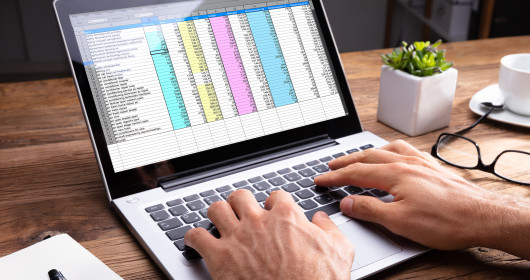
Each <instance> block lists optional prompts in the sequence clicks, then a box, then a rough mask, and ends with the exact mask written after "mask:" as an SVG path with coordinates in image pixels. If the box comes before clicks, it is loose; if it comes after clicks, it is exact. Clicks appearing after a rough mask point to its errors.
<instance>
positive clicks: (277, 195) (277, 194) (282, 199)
mask: <svg viewBox="0 0 530 280" xmlns="http://www.w3.org/2000/svg"><path fill="white" fill-rule="evenodd" d="M280 203H289V204H295V202H294V199H293V197H292V196H291V194H289V193H288V192H286V191H284V190H279V191H274V192H271V194H270V195H269V197H268V198H267V200H265V209H267V210H271V209H272V208H273V207H274V206H275V205H277V204H280Z"/></svg>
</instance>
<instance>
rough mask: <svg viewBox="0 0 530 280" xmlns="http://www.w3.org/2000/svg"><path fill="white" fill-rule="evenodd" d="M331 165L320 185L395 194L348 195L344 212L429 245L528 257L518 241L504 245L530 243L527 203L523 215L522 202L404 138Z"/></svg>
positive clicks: (355, 154) (318, 183)
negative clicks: (487, 187) (480, 184)
mask: <svg viewBox="0 0 530 280" xmlns="http://www.w3.org/2000/svg"><path fill="white" fill-rule="evenodd" d="M329 167H330V169H332V170H333V171H331V172H328V173H326V174H324V175H321V176H319V177H317V178H315V183H316V184H317V185H318V186H328V187H329V186H345V185H355V186H358V187H364V188H377V189H380V190H383V191H386V192H388V193H390V194H392V195H394V197H395V198H394V201H393V202H390V203H384V202H382V201H380V200H379V199H377V198H374V197H369V196H349V197H346V198H344V199H343V200H342V201H341V205H340V207H341V210H342V212H343V213H344V214H346V215H348V216H351V217H353V218H356V219H360V220H365V221H369V222H374V223H378V224H381V225H383V226H385V227H386V228H388V229H389V230H390V231H392V232H394V233H395V234H398V235H401V236H404V237H407V238H409V239H411V240H413V241H416V242H418V243H420V244H423V245H426V246H428V247H432V248H437V249H445V250H451V249H462V248H466V247H470V246H487V247H492V248H497V249H504V250H505V251H511V252H512V253H516V254H518V255H520V256H522V255H525V256H526V257H528V256H529V253H528V250H526V253H524V252H523V250H520V251H519V253H518V251H517V246H518V247H519V248H521V246H520V245H516V244H513V246H512V247H511V248H510V247H506V246H505V245H506V244H507V243H510V242H507V241H506V240H507V239H508V238H507V236H506V235H509V234H511V236H510V238H512V240H514V239H515V240H518V241H522V243H525V244H527V245H526V247H528V244H530V242H528V236H530V235H528V225H529V222H530V219H529V213H530V212H529V211H528V209H529V207H528V204H526V215H524V213H521V210H520V209H521V208H523V209H524V207H525V206H523V203H521V202H516V200H514V199H512V198H508V197H504V196H501V195H496V194H494V193H492V192H489V191H487V190H485V189H482V188H480V187H478V186H477V185H475V184H472V183H470V182H468V181H466V180H465V179H463V178H461V177H460V176H458V175H456V174H454V173H452V172H450V171H449V170H447V169H445V168H444V167H442V166H441V165H440V164H439V163H438V162H437V161H436V159H434V158H433V157H431V156H430V155H429V154H427V153H423V152H420V151H418V150H417V149H416V148H414V147H412V146H411V145H410V144H408V143H406V142H404V141H396V142H393V143H391V144H389V145H387V146H385V147H383V148H381V149H369V150H365V151H363V152H358V153H353V154H350V155H347V156H344V157H341V158H338V159H336V160H334V161H331V162H329ZM523 212H524V211H523ZM521 220H523V221H525V223H526V227H525V225H523V224H521V223H522V222H521ZM525 236H526V237H525ZM514 249H515V250H514ZM526 249H529V248H526Z"/></svg>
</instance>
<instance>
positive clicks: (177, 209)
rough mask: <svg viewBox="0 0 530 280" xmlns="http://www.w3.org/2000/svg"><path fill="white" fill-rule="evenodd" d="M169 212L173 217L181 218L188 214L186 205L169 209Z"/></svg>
mask: <svg viewBox="0 0 530 280" xmlns="http://www.w3.org/2000/svg"><path fill="white" fill-rule="evenodd" d="M169 212H170V213H171V215H173V216H180V215H182V214H186V213H188V209H186V207H184V205H178V206H176V207H173V208H169Z"/></svg>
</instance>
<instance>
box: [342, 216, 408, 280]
mask: <svg viewBox="0 0 530 280" xmlns="http://www.w3.org/2000/svg"><path fill="white" fill-rule="evenodd" d="M339 229H340V230H341V231H342V233H344V235H346V237H347V238H348V240H350V242H351V243H352V244H353V246H354V248H355V260H354V263H353V266H352V271H353V270H355V269H357V268H359V267H363V266H366V265H369V264H371V263H373V262H376V261H379V260H381V259H384V258H386V257H388V256H391V255H394V254H396V253H399V252H401V250H402V249H401V248H400V247H398V246H397V245H396V244H394V243H393V242H392V241H390V240H388V239H387V238H385V237H384V236H382V235H381V234H380V233H378V232H377V231H375V230H373V229H371V228H370V227H368V226H366V225H364V224H361V223H359V222H357V221H352V220H350V221H347V222H345V223H343V224H340V225H339Z"/></svg>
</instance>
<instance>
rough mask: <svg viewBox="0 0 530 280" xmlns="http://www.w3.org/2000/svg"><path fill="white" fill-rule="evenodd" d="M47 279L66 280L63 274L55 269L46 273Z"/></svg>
mask: <svg viewBox="0 0 530 280" xmlns="http://www.w3.org/2000/svg"><path fill="white" fill-rule="evenodd" d="M48 277H50V280H66V278H65V277H64V276H63V274H62V273H61V272H60V271H59V270H57V269H52V270H50V271H48Z"/></svg>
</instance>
